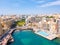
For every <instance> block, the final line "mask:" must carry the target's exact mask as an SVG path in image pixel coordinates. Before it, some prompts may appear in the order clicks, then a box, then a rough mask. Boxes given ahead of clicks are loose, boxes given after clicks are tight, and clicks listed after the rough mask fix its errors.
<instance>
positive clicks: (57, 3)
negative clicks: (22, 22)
mask: <svg viewBox="0 0 60 45" xmlns="http://www.w3.org/2000/svg"><path fill="white" fill-rule="evenodd" d="M56 5H60V0H56V1H54V2H49V3H46V4H43V5H41V6H40V7H49V6H56Z"/></svg>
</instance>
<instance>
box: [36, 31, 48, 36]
mask: <svg viewBox="0 0 60 45" xmlns="http://www.w3.org/2000/svg"><path fill="white" fill-rule="evenodd" d="M37 33H39V34H42V35H44V36H48V35H49V34H48V33H46V32H43V31H39V32H37Z"/></svg>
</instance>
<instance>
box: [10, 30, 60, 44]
mask: <svg viewBox="0 0 60 45" xmlns="http://www.w3.org/2000/svg"><path fill="white" fill-rule="evenodd" d="M12 36H13V38H14V42H12V43H11V44H9V45H60V39H55V40H52V41H50V40H48V39H46V38H44V37H41V36H39V35H37V34H35V33H34V32H33V31H16V32H14V33H13V35H12Z"/></svg>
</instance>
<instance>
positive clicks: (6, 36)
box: [0, 28, 15, 45]
mask: <svg viewBox="0 0 60 45" xmlns="http://www.w3.org/2000/svg"><path fill="white" fill-rule="evenodd" d="M14 30H15V28H14V29H10V30H9V31H7V32H6V33H5V34H4V35H3V36H2V37H1V39H0V45H7V42H8V41H9V40H10V39H11V38H12V36H11V34H12V32H13V31H14Z"/></svg>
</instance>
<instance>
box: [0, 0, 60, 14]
mask: <svg viewBox="0 0 60 45" xmlns="http://www.w3.org/2000/svg"><path fill="white" fill-rule="evenodd" d="M52 13H60V0H0V14H52Z"/></svg>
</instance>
